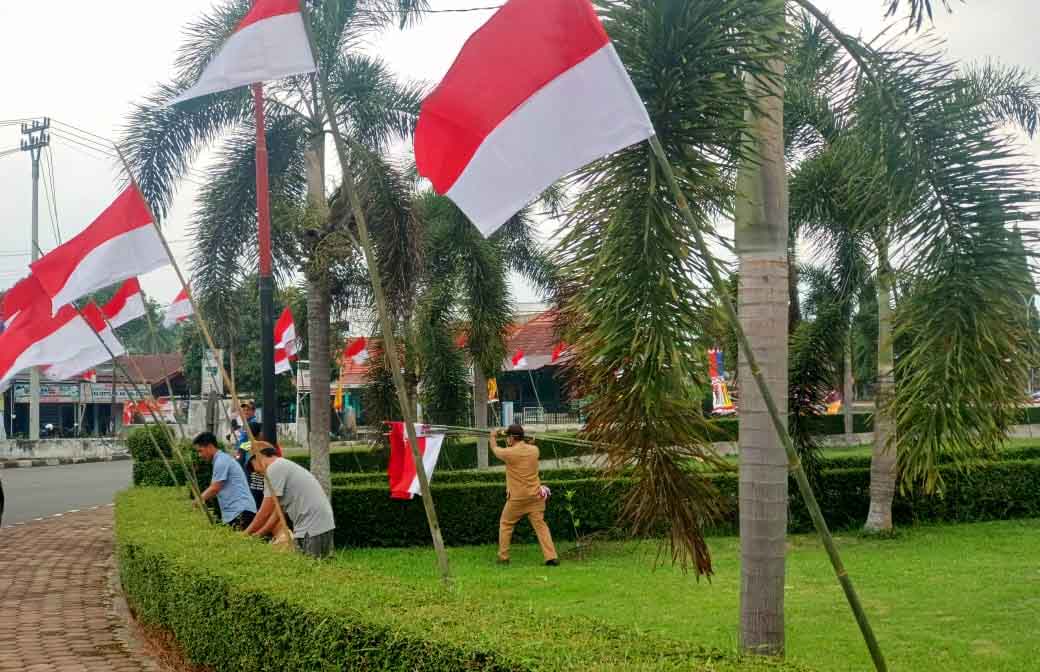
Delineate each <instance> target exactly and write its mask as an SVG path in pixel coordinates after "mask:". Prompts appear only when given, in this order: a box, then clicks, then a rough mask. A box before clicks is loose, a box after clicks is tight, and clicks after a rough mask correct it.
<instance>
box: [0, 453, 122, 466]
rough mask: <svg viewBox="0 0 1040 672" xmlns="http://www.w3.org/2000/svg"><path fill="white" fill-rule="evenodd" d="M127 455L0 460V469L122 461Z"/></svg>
mask: <svg viewBox="0 0 1040 672" xmlns="http://www.w3.org/2000/svg"><path fill="white" fill-rule="evenodd" d="M129 459H130V456H129V455H112V456H111V457H50V458H46V459H42V458H37V459H32V460H0V469H25V468H27V467H58V466H62V465H66V464H93V463H96V462H122V461H125V460H129Z"/></svg>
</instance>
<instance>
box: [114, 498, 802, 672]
mask: <svg viewBox="0 0 1040 672" xmlns="http://www.w3.org/2000/svg"><path fill="white" fill-rule="evenodd" d="M340 520H341V521H345V520H348V519H344V518H341V519H340ZM341 524H342V523H341ZM116 543H117V553H118V559H119V571H120V583H121V585H122V588H123V591H124V593H125V594H126V597H127V601H128V603H129V604H130V607H131V608H132V609H133V611H134V614H135V616H136V617H137V618H138V619H139V620H140V621H141V622H142V623H144V624H145V625H147V626H150V627H157V628H161V629H163V630H165V631H167V632H169V633H170V634H172V636H173V637H174V638H175V639H176V642H177V645H178V648H179V649H180V651H181V652H183V654H184V656H185V657H186V658H187V659H188V660H189V661H190V662H191V663H192V664H194V665H198V666H202V667H206V668H210V669H219V670H224V671H227V672H237V671H242V672H245V671H247V670H248V671H249V672H253V671H256V670H263V671H273V670H323V671H329V672H331V671H332V670H341V669H351V670H424V671H426V672H454V671H456V670H471V671H474V672H476V671H478V670H487V671H493V672H526V671H531V672H534V671H535V670H560V671H561V672H579V671H580V672H615V671H617V670H622V669H625V670H660V671H661V672H678V671H680V670H709V669H710V670H713V671H715V672H738V671H743V672H751V671H753V670H766V669H773V670H795V669H797V668H795V667H793V666H790V665H786V664H783V663H780V662H776V661H747V662H745V661H743V660H739V659H737V658H735V657H734V656H732V655H731V654H725V653H719V652H709V651H705V650H703V649H702V648H701V647H700V646H699V645H697V644H695V643H692V642H684V641H680V640H675V639H665V638H662V637H659V636H657V635H654V634H650V633H647V632H644V631H641V630H638V629H635V628H619V627H615V626H612V625H610V624H609V623H607V622H604V621H600V620H591V619H588V618H586V617H582V616H578V617H572V618H566V619H559V618H554V615H553V612H552V611H551V609H543V608H542V607H540V606H535V607H533V608H532V606H531V605H528V604H522V605H521V604H517V605H516V606H515V607H510V606H504V605H502V604H498V603H495V604H492V603H491V602H488V601H486V600H484V599H482V598H481V596H478V595H467V594H465V593H464V592H462V591H455V590H453V591H447V590H444V589H443V588H442V587H441V586H440V585H439V584H437V583H435V582H433V581H431V582H429V583H427V584H422V583H419V584H416V585H408V584H406V583H405V582H403V581H399V580H387V577H385V576H384V575H382V574H380V573H378V572H373V571H370V570H368V569H361V568H357V567H354V566H350V565H346V564H345V563H342V562H338V561H331V562H315V561H313V560H310V559H308V558H306V557H304V556H302V555H301V554H283V553H274V552H272V551H271V549H270V548H269V547H268V546H267V545H265V544H262V543H260V542H257V541H254V540H250V539H246V538H244V537H242V536H241V535H237V534H235V533H233V532H231V531H229V530H227V529H226V528H222V527H213V526H207V525H206V524H205V523H204V522H203V521H202V519H201V517H199V516H192V515H190V513H189V511H188V509H187V503H186V502H183V503H182V502H178V501H177V499H176V497H175V496H174V495H173V494H172V493H170V492H169V491H159V490H155V489H141V488H138V489H134V490H131V491H129V492H126V493H122V494H121V495H119V497H118V500H117V507H116ZM199 549H205V553H200V552H199ZM243 568H248V569H249V571H243ZM257 576H266V577H271V578H272V580H264V581H258V580H257V579H256V577H257ZM547 624H551V626H550V627H547ZM243 632H252V633H260V640H259V641H255V642H251V643H247V644H245V645H244V644H243V639H242V636H241V635H242V633H243Z"/></svg>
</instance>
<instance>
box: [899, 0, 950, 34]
mask: <svg viewBox="0 0 1040 672" xmlns="http://www.w3.org/2000/svg"><path fill="white" fill-rule="evenodd" d="M961 1H962V2H963V1H964V0H961ZM904 2H905V3H906V4H908V5H910V14H909V15H908V16H907V26H908V28H914V29H916V30H921V26H922V25H923V24H924V19H925V17H926V16H927V17H928V20H929V21H933V20H934V19H935V16H934V14H933V12H932V8H933V6H936V5H937V4H938V2H942V6H943V7H945V8H946V10H947V11H950V0H888V11H887V12H886V14H885V16H886V18H887V17H892V16H895V15H896V14H898V13H899V10H900V9H902V7H903V4H904Z"/></svg>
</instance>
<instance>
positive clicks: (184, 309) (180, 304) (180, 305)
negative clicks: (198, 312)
mask: <svg viewBox="0 0 1040 672" xmlns="http://www.w3.org/2000/svg"><path fill="white" fill-rule="evenodd" d="M194 313H195V310H194V308H192V306H191V298H190V297H189V296H188V290H186V289H182V290H181V291H180V293H178V294H177V296H176V298H174V300H173V302H172V303H171V304H170V305H169V307H168V308H167V309H166V315H165V316H163V326H164V327H166V328H167V329H170V328H171V327H173V325H175V324H177V323H178V322H184V321H185V320H187V319H188V318H189V317H191V316H192V315H193V314H194Z"/></svg>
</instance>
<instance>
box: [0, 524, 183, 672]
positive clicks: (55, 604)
mask: <svg viewBox="0 0 1040 672" xmlns="http://www.w3.org/2000/svg"><path fill="white" fill-rule="evenodd" d="M112 552H113V539H112V508H111V507H110V506H102V507H95V508H93V509H90V510H85V511H80V512H77V513H69V514H64V515H61V516H57V517H52V518H48V519H47V520H45V521H42V522H37V523H31V524H28V525H22V526H19V527H14V528H4V529H3V530H0V672H10V671H13V670H18V671H19V672H52V671H53V672H58V671H60V672H73V671H76V672H94V671H95V670H96V671H97V672H103V671H104V672H109V671H114V672H138V671H140V670H149V671H154V672H159V671H160V670H162V668H161V667H160V666H159V665H158V664H157V663H156V662H154V661H152V660H151V659H149V658H148V657H147V656H146V655H145V654H144V653H137V652H133V653H132V652H131V650H130V648H129V647H128V646H127V641H128V640H127V628H126V621H125V620H124V618H123V617H122V616H120V615H118V614H117V613H116V611H115V610H114V607H113V603H114V597H113V592H112V587H111V586H112V584H111V582H110V581H111V574H112V570H113V567H114V561H113V557H112Z"/></svg>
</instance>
